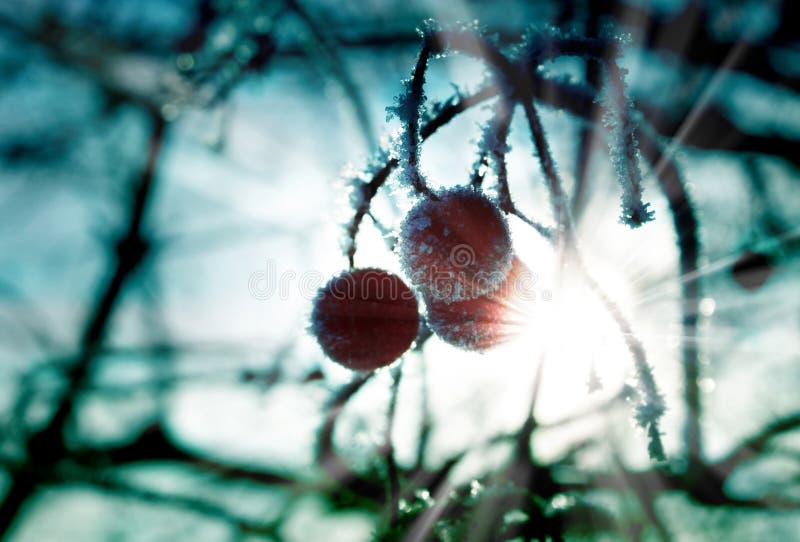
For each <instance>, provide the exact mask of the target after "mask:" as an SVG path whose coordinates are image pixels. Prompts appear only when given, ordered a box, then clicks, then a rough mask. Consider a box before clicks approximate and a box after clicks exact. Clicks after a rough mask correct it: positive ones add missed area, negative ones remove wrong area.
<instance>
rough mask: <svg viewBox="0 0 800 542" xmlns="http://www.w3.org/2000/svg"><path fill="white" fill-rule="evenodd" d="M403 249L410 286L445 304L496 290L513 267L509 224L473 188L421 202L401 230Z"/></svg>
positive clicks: (402, 258)
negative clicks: (412, 285) (445, 302)
mask: <svg viewBox="0 0 800 542" xmlns="http://www.w3.org/2000/svg"><path fill="white" fill-rule="evenodd" d="M399 250H400V259H401V261H402V263H403V268H404V270H405V272H406V274H407V275H408V276H409V278H410V279H411V282H412V284H414V285H415V286H417V287H418V288H420V290H421V291H422V292H423V293H424V294H425V295H427V296H429V297H430V296H435V297H438V298H440V299H442V300H445V301H463V300H466V299H473V298H476V297H478V296H480V295H483V294H485V293H487V292H490V291H492V290H494V289H496V288H497V286H498V285H499V284H500V283H501V282H502V281H503V280H504V279H505V276H506V274H507V273H508V270H509V268H510V267H511V258H512V252H511V236H510V234H509V231H508V224H507V223H506V220H505V218H504V216H503V214H502V213H501V212H500V210H499V209H498V208H497V206H496V205H495V204H494V203H492V201H491V200H490V199H489V198H487V197H486V196H485V195H483V194H482V193H480V192H478V191H476V190H474V189H472V188H455V189H450V190H442V191H440V192H438V193H437V194H436V198H426V199H424V200H422V201H420V202H419V203H418V204H417V205H416V206H415V207H414V208H413V209H411V211H410V212H409V213H408V215H407V216H406V218H405V220H404V221H403V223H402V225H401V228H400V245H399Z"/></svg>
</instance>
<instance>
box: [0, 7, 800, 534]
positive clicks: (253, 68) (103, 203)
mask: <svg viewBox="0 0 800 542" xmlns="http://www.w3.org/2000/svg"><path fill="white" fill-rule="evenodd" d="M798 7H800V4H798V3H797V2H795V1H793V0H784V1H783V2H781V1H777V0H776V1H764V0H760V1H747V0H741V1H733V0H731V1H723V0H718V1H714V0H708V1H692V0H614V1H607V2H594V1H592V0H574V1H569V2H568V1H544V0H542V1H536V2H522V1H515V0H501V1H496V2H477V1H465V0H458V1H452V2H451V1H447V2H445V1H441V2H437V1H434V0H407V1H402V2H399V1H394V0H385V1H380V2H377V1H373V2H367V1H360V2H347V3H343V2H336V1H328V0H305V1H299V0H298V1H295V0H286V1H279V0H274V1H258V0H174V1H169V0H115V1H111V0H4V1H3V2H0V74H1V75H0V223H2V228H1V229H0V322H2V324H1V325H0V498H2V499H3V500H2V503H1V504H0V540H4V541H5V540H9V541H14V542H22V541H127V540H142V541H149V540H154V541H156V540H172V541H175V542H177V541H178V540H196V541H200V540H208V541H228V540H237V541H239V540H247V541H255V540H297V541H301V540H302V541H316V540H319V541H334V540H341V541H360V540H372V539H380V540H384V539H386V540H389V539H391V540H462V539H464V540H505V539H518V540H527V539H536V540H546V539H549V540H562V539H568V540H672V539H674V540H743V541H749V540H776V541H779V540H787V541H788V540H796V539H797V537H798V533H800V510H798V509H800V431H799V430H798V428H800V395H799V394H798V389H800V370H798V361H800V359H799V358H798V352H800V293H798V292H800V289H798V287H799V286H800V274H798V271H800V258H798V250H799V249H800V244H799V243H798V241H799V240H800V237H798V236H799V235H800V229H798V222H799V220H800V190H798V182H799V181H800V178H799V177H798V167H800V162H799V161H798V160H799V159H800V148H798V140H800V101H798V95H797V91H798V89H799V88H800V36H798V32H797V26H796V25H797V21H798V20H800V14H798ZM427 18H435V19H436V20H437V21H439V22H440V23H443V24H449V23H455V22H457V21H470V22H471V21H478V22H479V23H480V24H481V25H483V26H484V27H485V28H486V30H487V32H488V33H489V34H493V35H496V37H497V40H498V42H499V43H500V44H505V45H507V44H510V43H513V42H515V41H518V40H519V39H520V36H521V35H522V34H523V33H524V31H525V30H526V29H527V28H528V27H529V26H531V25H533V26H535V27H537V28H544V27H546V26H547V25H551V26H552V27H553V28H556V29H559V30H558V31H566V30H573V31H574V32H575V33H577V34H579V35H585V36H599V35H607V34H608V33H609V32H612V33H614V34H615V35H622V36H624V37H625V39H626V44H625V45H624V46H623V47H622V57H621V59H620V63H621V65H622V66H623V67H624V68H626V69H627V74H626V78H627V85H628V90H629V93H630V97H631V99H632V101H633V103H634V104H635V108H636V110H637V111H638V114H637V115H636V117H635V118H636V120H637V123H638V124H639V129H640V131H641V133H642V134H645V135H646V136H647V141H649V143H645V142H644V140H640V144H641V147H642V155H643V159H642V161H641V163H642V172H643V177H644V198H645V200H646V201H649V202H650V204H651V208H652V209H653V210H654V212H655V218H654V220H653V221H652V222H650V223H647V224H645V225H644V226H642V227H641V228H637V229H631V228H629V227H627V226H625V225H623V224H621V223H620V222H619V220H618V217H619V215H620V208H619V200H620V193H619V192H620V189H619V186H618V183H617V180H616V178H615V174H614V170H613V167H612V163H611V160H610V159H609V153H608V146H607V144H606V141H605V136H604V135H603V130H602V129H600V130H596V129H595V128H596V127H602V118H601V116H602V115H601V113H600V112H598V111H599V108H597V109H592V110H590V111H589V112H588V113H589V114H588V115H586V114H584V115H583V116H582V115H580V114H576V112H575V111H574V110H572V111H570V108H569V106H568V105H564V103H562V101H566V100H562V98H563V94H561V93H559V92H558V88H559V87H552V88H551V92H550V93H545V94H546V95H543V96H539V97H540V98H541V100H540V101H541V103H542V105H541V107H540V111H541V115H542V119H543V122H544V126H545V130H546V133H547V136H548V140H549V143H550V146H551V149H552V151H553V155H554V157H555V160H556V162H557V164H558V168H559V171H560V173H561V174H562V177H563V179H564V183H565V188H566V190H567V193H568V194H570V196H571V202H570V203H571V206H572V210H573V214H574V217H575V223H576V227H577V231H578V235H579V239H580V250H581V251H582V254H583V259H584V261H585V263H586V267H587V269H588V270H589V272H590V273H591V275H592V276H593V277H594V279H595V280H596V281H597V283H598V284H599V286H600V288H602V290H603V291H604V292H605V293H606V294H607V295H608V296H609V297H610V298H612V299H613V300H614V302H615V303H616V305H617V306H618V308H619V311H620V312H621V313H622V314H623V315H624V317H625V318H626V319H627V321H628V322H629V323H630V326H631V330H630V332H629V333H628V334H623V333H620V330H619V327H618V323H617V322H616V320H615V318H614V315H613V314H611V313H610V312H609V311H608V309H607V307H606V306H604V304H603V303H602V299H600V298H599V297H598V296H597V295H596V292H593V291H592V289H591V288H589V287H587V284H586V283H585V279H583V278H582V276H581V273H579V272H577V271H576V270H575V269H573V268H564V267H562V266H561V265H560V263H561V260H560V259H559V257H558V255H557V254H554V252H553V249H552V247H551V245H550V244H549V243H548V242H547V241H546V240H545V239H543V238H542V237H541V236H540V235H539V234H538V233H537V232H536V231H535V229H533V228H530V227H529V226H528V225H527V224H525V222H523V221H522V220H519V219H518V218H516V217H513V216H512V217H510V218H509V221H510V226H511V231H512V234H513V238H514V246H515V250H516V252H517V254H518V256H519V257H520V258H521V259H522V260H523V261H524V262H525V263H526V264H527V265H528V267H529V268H530V269H531V270H532V271H533V272H534V273H535V274H536V283H535V289H536V293H537V301H536V303H535V310H534V312H535V315H534V316H533V317H532V318H531V322H530V325H529V326H528V327H526V329H525V332H524V333H523V334H522V335H521V336H520V337H517V338H516V339H514V340H513V341H509V342H507V343H505V344H503V345H501V346H499V347H497V348H496V349H493V350H491V351H489V352H486V353H483V354H478V353H474V352H465V351H461V350H458V349H456V348H454V347H452V346H449V345H447V344H445V343H443V342H441V341H440V340H439V339H437V338H436V337H431V336H429V334H428V333H426V332H425V330H424V329H423V330H422V332H421V334H420V337H419V338H418V340H417V343H416V345H415V347H414V349H413V350H411V351H409V352H408V353H407V354H406V355H405V356H404V357H403V359H402V361H401V362H400V363H398V364H395V365H394V366H392V367H391V368H387V369H383V370H380V371H377V372H376V373H374V374H371V375H358V374H353V373H351V372H349V371H347V370H346V369H344V368H342V367H340V366H338V365H336V364H334V363H333V362H331V361H329V360H327V359H326V358H325V357H324V355H323V353H322V351H321V350H320V348H319V347H318V346H317V344H316V342H315V340H314V338H313V337H312V336H311V335H310V334H309V333H308V331H307V327H308V316H309V313H310V310H311V300H312V297H313V295H314V293H315V292H316V290H317V288H319V287H320V286H321V285H323V284H324V283H325V281H326V280H327V279H328V278H329V277H331V276H332V275H334V274H336V273H339V272H340V271H341V270H343V269H346V268H347V266H348V260H347V257H346V251H347V249H348V248H349V246H350V241H349V240H348V239H347V235H346V226H347V224H349V223H350V221H351V219H352V216H353V213H354V210H353V208H352V205H351V202H353V201H355V202H356V203H357V202H358V199H357V198H355V199H354V198H353V197H352V196H353V192H354V191H356V192H357V191H358V190H359V186H360V183H363V182H368V181H369V180H370V179H371V178H372V174H374V172H375V171H376V167H378V168H379V167H382V166H383V165H384V164H385V163H386V162H387V160H388V159H389V157H388V155H387V152H388V150H389V149H390V148H391V144H390V140H391V137H392V135H393V134H395V133H396V131H397V129H398V127H399V124H398V122H397V120H396V119H392V120H387V118H386V108H387V107H389V106H391V105H392V104H393V102H394V97H395V96H396V95H398V94H399V93H400V92H401V91H402V83H401V82H402V80H403V79H405V78H407V77H409V76H410V74H411V70H412V69H413V67H414V64H415V62H416V57H417V54H418V52H419V47H420V42H419V36H418V34H417V32H416V30H415V29H416V28H417V27H418V26H419V25H420V24H421V23H422V22H423V21H424V20H425V19H427ZM540 73H542V74H543V77H545V78H548V80H551V81H557V82H559V84H563V85H566V86H567V87H568V86H570V85H574V86H577V87H579V88H588V89H590V90H591V89H593V88H597V87H598V86H599V85H601V83H602V76H601V74H600V72H599V70H598V68H597V66H595V65H594V64H593V63H592V62H589V61H587V60H585V59H584V58H582V57H580V56H575V57H564V58H558V59H557V60H554V61H552V62H549V63H547V65H546V66H544V67H543V68H542V69H541V70H540ZM485 81H486V66H485V65H483V64H482V63H481V62H480V61H478V60H476V59H470V58H466V57H461V56H448V57H447V58H443V59H435V60H432V62H431V66H430V70H429V73H428V81H427V86H426V94H427V98H428V102H429V104H432V103H434V102H441V103H445V104H447V103H450V104H452V103H457V102H458V99H459V97H462V96H469V95H471V93H472V92H475V91H477V90H479V89H480V88H482V85H483V84H485ZM548 88H550V87H548ZM564 88H566V87H564ZM597 96H601V93H600V92H599V91H598V92H597ZM493 99H494V98H491V97H489V98H488V99H486V100H484V101H483V102H481V103H478V104H476V105H474V106H473V107H469V108H465V110H464V111H463V112H461V111H460V112H459V114H458V115H456V116H455V117H454V118H453V120H452V121H450V122H449V123H447V124H445V125H444V126H442V127H441V128H440V129H439V130H437V131H436V133H434V134H432V135H431V136H430V137H429V138H428V139H427V140H426V142H425V144H424V145H423V147H422V158H421V161H422V162H421V164H422V169H423V171H424V172H425V173H426V175H427V177H428V179H429V183H430V185H431V186H433V187H446V186H456V185H459V184H466V183H468V182H469V181H470V173H471V168H472V166H473V164H474V163H475V159H476V155H477V148H478V142H479V141H480V138H481V133H482V132H481V130H482V126H483V125H485V123H486V122H487V120H488V119H489V118H490V117H491V113H492V111H491V109H490V107H489V106H491V104H492V101H493ZM448 100H450V101H448ZM597 101H598V102H599V101H600V100H599V98H598V100H597ZM584 113H586V111H584ZM509 143H510V147H511V151H510V153H509V155H508V160H507V164H508V172H509V186H510V191H511V194H512V195H513V197H514V201H515V203H516V205H517V206H518V208H519V209H520V210H523V211H524V213H525V214H526V215H527V216H529V217H531V218H533V219H535V220H537V221H541V222H542V223H544V224H549V223H552V220H553V217H552V213H551V211H550V210H549V196H548V193H547V191H546V188H545V182H544V180H543V177H542V174H541V171H540V167H539V163H538V161H537V159H536V157H535V156H534V151H533V143H532V142H531V140H530V137H529V136H528V132H527V126H526V124H525V119H524V116H523V115H516V116H515V117H514V119H513V121H512V124H511V130H510V136H509ZM381 150H383V152H381ZM654 158H655V159H654ZM376 164H377V166H376ZM491 181H492V179H491V174H489V175H488V176H487V180H486V182H485V184H484V187H485V190H486V192H487V193H488V194H490V195H497V192H496V186H494V185H493V184H492V182H491ZM412 203H413V198H412V197H411V195H410V194H409V191H408V187H406V186H402V185H401V184H400V183H399V181H398V179H397V178H395V176H394V174H393V175H392V176H390V178H389V180H388V182H387V184H386V185H385V186H384V187H383V188H381V190H380V191H379V192H378V194H377V195H376V196H375V198H374V200H373V201H372V205H371V208H370V213H369V216H368V217H366V218H365V220H364V221H363V223H362V225H361V229H360V231H359V233H358V237H357V239H356V247H357V250H356V252H355V257H354V259H355V264H356V265H357V266H370V267H382V268H385V269H389V270H391V271H393V272H397V273H401V269H400V266H399V263H398V261H397V256H396V254H395V253H393V251H392V249H391V244H392V240H393V235H394V231H396V228H397V226H398V225H399V223H400V220H401V219H402V216H403V213H404V211H405V210H407V209H408V208H409V207H410V205H411V204H412ZM629 334H635V336H636V337H637V340H638V341H640V342H641V344H642V346H643V348H644V351H645V352H646V355H647V361H648V363H649V364H650V365H651V366H652V367H653V372H654V374H655V378H656V381H657V383H658V385H659V388H660V390H661V392H662V393H663V394H664V397H665V403H666V406H667V412H666V415H665V416H664V419H663V423H662V425H661V428H660V429H661V431H662V432H663V435H662V438H663V442H664V447H665V453H666V456H667V459H666V461H661V462H659V461H654V460H652V459H651V458H650V457H649V456H648V439H647V436H646V435H645V434H644V433H643V432H642V431H641V430H640V429H638V428H637V427H635V424H634V423H632V411H631V405H630V404H629V403H630V402H631V399H632V394H634V393H635V392H634V391H633V390H632V388H633V386H634V384H632V378H633V377H634V376H635V370H634V364H633V361H632V359H631V353H630V351H629V343H628V342H626V338H627V337H626V335H629Z"/></svg>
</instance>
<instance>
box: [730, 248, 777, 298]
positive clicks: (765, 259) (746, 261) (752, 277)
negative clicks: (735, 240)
mask: <svg viewBox="0 0 800 542" xmlns="http://www.w3.org/2000/svg"><path fill="white" fill-rule="evenodd" d="M772 271H773V265H772V259H771V258H770V257H769V256H767V255H766V254H764V253H763V252H750V251H747V252H745V253H743V254H742V255H741V256H739V259H738V260H736V262H735V263H734V264H733V267H732V268H731V275H732V276H733V280H735V281H736V282H737V284H739V286H741V287H742V288H744V289H745V290H750V291H753V290H757V289H759V288H760V287H761V286H763V285H764V283H765V282H767V279H768V278H769V276H770V275H771V274H772Z"/></svg>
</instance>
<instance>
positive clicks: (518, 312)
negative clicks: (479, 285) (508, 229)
mask: <svg viewBox="0 0 800 542" xmlns="http://www.w3.org/2000/svg"><path fill="white" fill-rule="evenodd" d="M535 278H536V277H535V275H534V274H533V273H532V272H531V271H530V270H529V269H528V267H527V266H526V265H525V264H524V263H522V261H520V260H519V258H517V257H514V258H513V261H512V265H511V270H510V271H509V272H508V275H507V278H506V280H505V281H503V282H502V283H501V284H500V285H499V286H498V288H497V289H496V290H495V291H493V292H489V293H487V294H484V295H482V296H480V297H477V298H475V299H467V300H464V301H454V302H452V303H447V302H446V301H444V300H442V299H438V298H435V297H426V298H425V304H426V306H427V308H428V325H429V326H430V328H431V329H432V330H433V332H434V333H435V334H436V335H437V336H438V337H439V338H440V339H442V340H443V341H444V342H446V343H448V344H452V345H453V346H457V347H459V348H463V349H465V350H487V349H489V348H491V347H493V346H497V345H498V344H500V343H502V342H505V341H507V340H509V339H511V338H512V337H514V336H515V335H517V334H519V333H520V332H522V330H523V329H524V327H525V326H526V325H527V323H528V321H529V316H530V306H531V302H532V300H533V296H534V292H533V284H534V283H535Z"/></svg>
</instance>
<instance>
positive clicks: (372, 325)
mask: <svg viewBox="0 0 800 542" xmlns="http://www.w3.org/2000/svg"><path fill="white" fill-rule="evenodd" d="M418 327H419V311H418V309H417V299H416V298H415V297H414V294H413V292H412V291H411V290H410V289H409V288H408V286H406V285H405V283H403V281H402V280H401V279H400V278H399V277H397V276H396V275H393V274H391V273H389V272H387V271H383V270H380V269H358V270H355V271H350V272H344V273H342V274H340V275H338V276H336V277H334V278H333V279H331V280H330V281H329V282H328V284H326V285H325V286H324V287H323V288H321V289H320V291H319V292H318V293H317V297H316V298H315V300H314V310H313V311H312V314H311V330H312V332H313V333H314V335H315V336H316V338H317V341H318V342H319V345H320V346H321V347H322V350H323V351H324V352H325V354H326V355H327V356H328V357H330V358H331V359H332V360H333V361H335V362H337V363H340V364H341V365H344V366H345V367H347V368H348V369H352V370H355V371H371V370H373V369H377V368H378V367H383V366H385V365H389V364H390V363H392V362H393V361H394V360H396V359H397V358H399V357H400V356H401V355H402V354H403V353H404V352H405V351H406V350H408V348H409V346H411V343H412V342H413V341H414V338H415V337H416V336H417V329H418Z"/></svg>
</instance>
